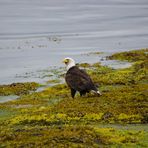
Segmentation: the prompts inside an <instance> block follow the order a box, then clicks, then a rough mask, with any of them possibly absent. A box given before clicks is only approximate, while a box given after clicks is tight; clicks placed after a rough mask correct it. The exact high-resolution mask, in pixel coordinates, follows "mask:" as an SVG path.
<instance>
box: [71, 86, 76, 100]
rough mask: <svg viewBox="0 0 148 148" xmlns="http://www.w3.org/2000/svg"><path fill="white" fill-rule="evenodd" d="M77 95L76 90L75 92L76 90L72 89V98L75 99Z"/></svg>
mask: <svg viewBox="0 0 148 148" xmlns="http://www.w3.org/2000/svg"><path fill="white" fill-rule="evenodd" d="M75 93H76V90H74V89H72V88H71V96H72V98H74V97H75Z"/></svg>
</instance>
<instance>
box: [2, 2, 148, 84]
mask: <svg viewBox="0 0 148 148" xmlns="http://www.w3.org/2000/svg"><path fill="white" fill-rule="evenodd" d="M0 22H1V23H0V84H8V83H12V82H22V81H23V82H24V81H37V82H42V81H43V78H42V77H41V76H37V75H38V71H39V70H44V69H48V68H49V67H51V66H57V67H61V66H63V65H62V63H61V60H62V59H63V58H64V57H67V56H69V57H73V58H74V59H75V60H76V62H89V63H93V62H99V61H101V62H102V63H103V64H107V65H108V64H110V66H112V65H116V66H115V67H120V66H121V67H124V66H125V67H126V64H127V63H120V66H119V65H118V64H116V63H114V62H113V63H110V61H105V60H102V58H104V55H101V54H100V55H97V56H94V55H92V56H87V54H84V53H89V52H96V51H97V52H105V54H107V55H108V54H111V53H114V52H119V51H126V50H131V49H138V48H144V47H148V1H147V0H141V1H139V0H119V1H117V0H104V1H101V0H91V1H90V0H71V1H69V0H54V1H48V0H42V1H41V0H31V1H30V0H22V1H18V0H13V1H12V0H0ZM28 73H32V75H30V76H28V75H27V74H28Z"/></svg>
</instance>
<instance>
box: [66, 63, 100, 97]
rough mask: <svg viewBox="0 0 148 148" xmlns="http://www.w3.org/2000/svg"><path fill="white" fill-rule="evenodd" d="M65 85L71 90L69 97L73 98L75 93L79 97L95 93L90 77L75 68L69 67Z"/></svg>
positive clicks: (95, 89)
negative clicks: (78, 94)
mask: <svg viewBox="0 0 148 148" xmlns="http://www.w3.org/2000/svg"><path fill="white" fill-rule="evenodd" d="M65 80H66V83H67V85H68V86H69V87H70V89H71V96H72V97H73V98H74V96H75V93H76V91H78V92H79V93H80V95H81V96H82V95H85V94H86V93H88V92H90V91H91V90H93V91H95V92H97V91H98V90H97V88H96V86H95V85H94V83H93V82H92V80H91V78H90V76H89V75H88V74H87V73H86V72H85V71H84V70H82V69H79V68H78V67H77V66H73V67H71V68H70V69H69V70H68V71H67V73H66V76H65Z"/></svg>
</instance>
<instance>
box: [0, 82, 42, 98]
mask: <svg viewBox="0 0 148 148" xmlns="http://www.w3.org/2000/svg"><path fill="white" fill-rule="evenodd" d="M38 87H39V84H38V83H35V82H25V83H12V84H10V85H0V95H1V96H8V95H23V94H28V93H29V92H30V91H35V90H36V89H37V88H38Z"/></svg>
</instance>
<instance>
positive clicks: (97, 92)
mask: <svg viewBox="0 0 148 148" xmlns="http://www.w3.org/2000/svg"><path fill="white" fill-rule="evenodd" d="M92 92H94V93H96V94H98V95H100V96H101V95H102V94H101V93H100V91H98V90H97V91H95V90H92Z"/></svg>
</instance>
